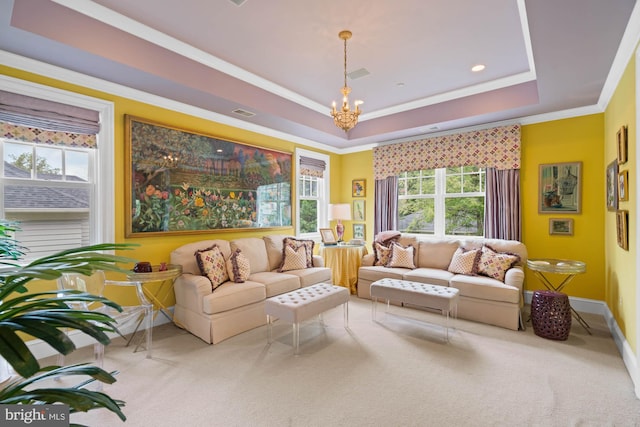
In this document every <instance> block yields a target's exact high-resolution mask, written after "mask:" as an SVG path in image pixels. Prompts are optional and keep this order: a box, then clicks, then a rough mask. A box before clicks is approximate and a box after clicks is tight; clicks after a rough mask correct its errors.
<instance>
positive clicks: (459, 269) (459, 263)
mask: <svg viewBox="0 0 640 427" xmlns="http://www.w3.org/2000/svg"><path fill="white" fill-rule="evenodd" d="M481 255H482V252H481V251H480V249H470V250H465V249H464V248H462V247H460V248H458V249H456V251H455V253H454V254H453V257H452V258H451V263H450V264H449V268H448V270H449V271H450V272H451V273H456V274H468V275H475V274H477V273H478V261H479V260H480V256H481Z"/></svg>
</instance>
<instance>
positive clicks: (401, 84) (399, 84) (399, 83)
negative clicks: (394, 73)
mask: <svg viewBox="0 0 640 427" xmlns="http://www.w3.org/2000/svg"><path fill="white" fill-rule="evenodd" d="M396 86H397V87H404V83H403V82H398V83H396Z"/></svg>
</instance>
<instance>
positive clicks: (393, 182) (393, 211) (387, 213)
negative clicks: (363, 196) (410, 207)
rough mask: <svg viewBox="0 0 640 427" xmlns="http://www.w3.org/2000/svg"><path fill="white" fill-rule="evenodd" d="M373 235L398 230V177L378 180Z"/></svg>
mask: <svg viewBox="0 0 640 427" xmlns="http://www.w3.org/2000/svg"><path fill="white" fill-rule="evenodd" d="M374 201H375V213H374V225H373V235H374V236H376V235H377V234H378V233H380V232H381V231H387V230H397V229H398V177H397V176H388V177H386V178H384V179H376V184H375V194H374Z"/></svg>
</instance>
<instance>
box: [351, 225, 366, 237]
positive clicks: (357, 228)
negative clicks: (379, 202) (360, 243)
mask: <svg viewBox="0 0 640 427" xmlns="http://www.w3.org/2000/svg"><path fill="white" fill-rule="evenodd" d="M353 238H354V239H362V240H364V238H365V232H364V224H353Z"/></svg>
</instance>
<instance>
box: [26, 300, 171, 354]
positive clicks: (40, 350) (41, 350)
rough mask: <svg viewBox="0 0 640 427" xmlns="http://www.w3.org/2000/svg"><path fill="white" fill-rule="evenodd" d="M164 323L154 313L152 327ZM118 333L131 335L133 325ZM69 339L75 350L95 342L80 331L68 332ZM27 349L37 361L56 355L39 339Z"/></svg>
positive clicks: (29, 343)
mask: <svg viewBox="0 0 640 427" xmlns="http://www.w3.org/2000/svg"><path fill="white" fill-rule="evenodd" d="M169 310H170V311H171V313H173V307H170V308H169ZM165 323H169V319H168V318H167V317H166V316H165V315H164V314H162V313H160V312H158V311H156V316H155V319H154V320H153V326H154V327H155V326H159V325H163V324H165ZM120 332H122V334H123V335H127V334H130V333H132V332H133V325H130V326H128V327H127V328H123V329H122V330H121V331H120ZM108 335H109V338H111V339H117V338H119V335H118V334H115V333H109V334H108ZM69 338H71V340H72V341H73V343H74V344H75V345H76V348H82V347H86V346H88V345H93V344H95V342H96V341H95V340H94V339H93V338H91V337H90V336H89V335H86V334H84V333H82V332H80V331H71V332H69ZM27 347H29V350H31V352H32V353H33V355H34V356H35V357H36V359H38V360H39V359H43V358H45V357H49V356H55V355H57V354H58V352H57V351H56V350H54V349H53V347H51V346H50V345H49V344H47V343H46V342H44V341H42V340H40V339H35V340H31V341H28V342H27Z"/></svg>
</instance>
